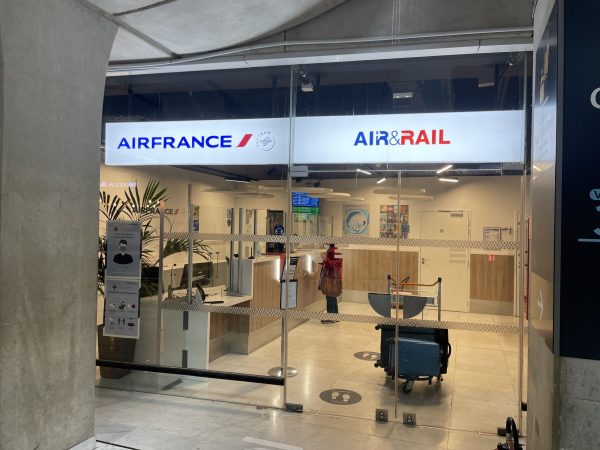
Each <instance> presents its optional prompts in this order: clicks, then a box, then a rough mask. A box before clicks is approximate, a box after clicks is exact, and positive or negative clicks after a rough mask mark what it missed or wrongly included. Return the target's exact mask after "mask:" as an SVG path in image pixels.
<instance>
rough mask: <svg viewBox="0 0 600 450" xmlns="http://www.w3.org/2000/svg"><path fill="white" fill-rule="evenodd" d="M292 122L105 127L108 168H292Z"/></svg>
mask: <svg viewBox="0 0 600 450" xmlns="http://www.w3.org/2000/svg"><path fill="white" fill-rule="evenodd" d="M289 124H290V121H289V119H244V120H198V121H183V122H119V123H107V124H106V139H105V143H104V146H105V151H106V164H107V165H115V166H119V165H122V166H148V165H164V164H169V165H183V166H185V165H249V164H287V163H288V159H289V145H290V143H289Z"/></svg>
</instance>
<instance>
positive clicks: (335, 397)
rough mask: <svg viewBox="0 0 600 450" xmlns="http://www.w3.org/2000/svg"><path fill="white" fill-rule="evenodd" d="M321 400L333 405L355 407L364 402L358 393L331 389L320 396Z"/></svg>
mask: <svg viewBox="0 0 600 450" xmlns="http://www.w3.org/2000/svg"><path fill="white" fill-rule="evenodd" d="M319 397H320V398H321V400H323V401H324V402H327V403H331V404H332V405H353V404H354V403H358V402H360V401H361V400H362V397H361V396H360V394H359V393H358V392H354V391H349V390H348V389H329V390H327V391H323V392H321V393H320V394H319Z"/></svg>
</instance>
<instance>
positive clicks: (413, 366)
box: [369, 275, 452, 393]
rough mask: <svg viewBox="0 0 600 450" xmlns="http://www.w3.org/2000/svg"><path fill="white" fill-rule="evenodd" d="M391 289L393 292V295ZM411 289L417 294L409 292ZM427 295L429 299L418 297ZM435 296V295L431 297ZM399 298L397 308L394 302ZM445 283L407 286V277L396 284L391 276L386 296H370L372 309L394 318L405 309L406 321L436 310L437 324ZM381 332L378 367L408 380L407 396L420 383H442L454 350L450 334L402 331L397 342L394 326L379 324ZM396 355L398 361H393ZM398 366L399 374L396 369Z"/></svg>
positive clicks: (434, 330)
mask: <svg viewBox="0 0 600 450" xmlns="http://www.w3.org/2000/svg"><path fill="white" fill-rule="evenodd" d="M434 287H435V288H437V289H436V290H435V291H429V292H419V291H418V290H419V288H434ZM392 288H393V289H394V290H393V291H392ZM407 288H408V289H411V290H416V291H417V292H414V291H408V290H407ZM418 294H426V295H418ZM432 294H433V295H432ZM394 297H397V299H398V304H397V305H396V304H395V303H394V302H393V301H392V300H393V298H394ZM441 300H442V279H441V278H438V279H437V281H436V282H434V283H431V284H421V283H408V277H407V278H404V279H403V280H402V281H401V282H400V283H396V282H395V281H394V280H393V279H392V277H391V276H390V275H388V292H387V293H386V294H380V293H369V303H370V305H371V307H372V308H373V309H374V310H375V311H376V312H377V313H378V314H380V315H381V316H383V317H391V316H392V309H393V308H398V309H402V316H403V318H404V319H409V318H412V317H415V316H417V315H419V314H421V317H423V311H424V309H425V308H426V307H432V308H437V320H438V321H440V320H441V307H442V305H441ZM375 329H376V330H380V331H381V343H380V346H381V350H380V353H381V358H380V359H379V360H378V361H377V362H376V363H375V367H382V368H383V369H384V371H385V372H386V374H387V375H389V376H391V377H392V378H393V377H394V374H395V373H396V372H397V374H398V378H400V379H404V380H406V381H405V382H404V383H403V384H402V390H403V391H404V392H407V393H408V392H410V391H411V390H412V387H413V385H414V382H415V381H417V380H427V381H429V384H431V382H432V380H433V378H434V377H436V378H437V379H438V380H439V381H443V377H442V375H443V374H445V373H446V372H447V370H448V359H449V357H450V354H451V353H452V347H451V346H450V343H449V342H448V330H446V329H437V328H420V327H399V330H398V338H396V336H395V327H394V325H384V324H379V325H377V326H376V327H375ZM394 355H396V357H395V358H394ZM396 364H397V365H398V369H397V370H396V368H395V365H396Z"/></svg>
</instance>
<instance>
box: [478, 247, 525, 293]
mask: <svg viewBox="0 0 600 450" xmlns="http://www.w3.org/2000/svg"><path fill="white" fill-rule="evenodd" d="M470 278H471V298H473V299H478V300H494V301H499V302H512V301H513V299H514V286H515V257H514V256H513V255H476V254H472V255H471V276H470Z"/></svg>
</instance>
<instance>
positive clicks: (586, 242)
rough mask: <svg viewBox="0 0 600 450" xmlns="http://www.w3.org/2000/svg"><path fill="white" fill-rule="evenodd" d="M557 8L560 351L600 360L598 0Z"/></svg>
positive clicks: (565, 3)
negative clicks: (598, 279) (598, 285)
mask: <svg viewBox="0 0 600 450" xmlns="http://www.w3.org/2000/svg"><path fill="white" fill-rule="evenodd" d="M558 13H559V14H558V23H559V24H562V25H563V26H562V27H561V26H559V39H558V42H559V49H561V54H560V55H561V56H562V58H559V67H561V68H562V70H563V77H562V80H560V81H561V82H560V84H559V99H560V100H562V113H561V114H560V116H559V120H558V132H559V133H558V134H559V135H558V148H557V173H556V177H557V178H556V184H557V187H558V189H557V197H556V200H557V210H556V218H557V225H558V224H559V223H560V227H557V239H556V246H557V252H556V257H557V264H556V279H555V283H556V286H555V289H556V293H557V294H558V296H557V298H558V299H559V302H558V304H557V305H556V308H557V309H555V321H554V323H555V338H558V339H559V342H558V346H557V345H556V343H555V350H556V349H558V351H559V353H560V355H561V356H568V357H575V358H585V359H595V360H600V345H599V344H598V334H597V332H598V329H600V327H599V324H600V294H599V293H598V289H597V288H596V277H597V276H598V270H599V269H598V261H600V144H599V143H598V142H599V139H598V132H599V130H600V58H599V56H600V27H599V25H600V2H599V1H597V0H580V1H577V2H574V1H572V0H570V1H567V0H560V1H559V11H558ZM560 59H562V61H561V60H560ZM559 73H560V72H559ZM560 87H562V95H561V91H560ZM560 100H559V108H561V102H560Z"/></svg>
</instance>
